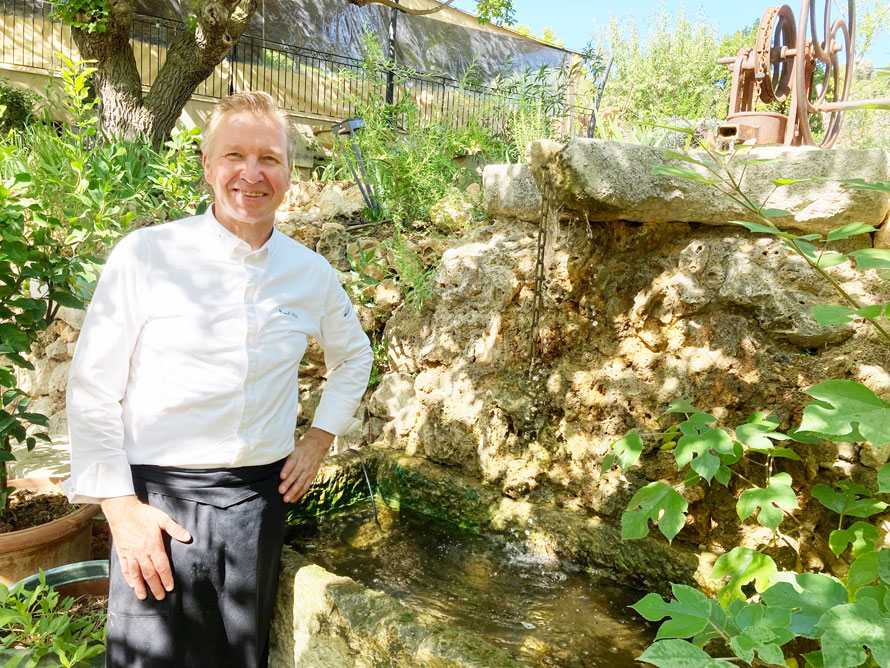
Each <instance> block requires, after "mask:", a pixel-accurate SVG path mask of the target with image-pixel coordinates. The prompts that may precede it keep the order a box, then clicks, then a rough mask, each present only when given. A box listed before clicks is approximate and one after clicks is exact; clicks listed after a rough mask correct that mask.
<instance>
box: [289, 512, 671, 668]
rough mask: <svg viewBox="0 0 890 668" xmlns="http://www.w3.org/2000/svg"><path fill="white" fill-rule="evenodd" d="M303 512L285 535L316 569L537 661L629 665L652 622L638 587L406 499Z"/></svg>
mask: <svg viewBox="0 0 890 668" xmlns="http://www.w3.org/2000/svg"><path fill="white" fill-rule="evenodd" d="M379 511H380V512H379V518H380V525H381V526H380V527H378V526H377V524H376V523H375V521H374V515H373V512H372V510H371V507H370V505H368V506H367V507H365V506H359V507H353V508H352V509H350V510H349V511H348V512H346V513H338V514H336V515H327V516H323V517H320V518H317V519H315V520H311V521H304V522H300V523H299V524H296V525H294V526H291V527H290V528H289V535H288V542H290V544H291V545H292V546H293V547H294V548H295V549H296V550H297V551H299V552H300V553H302V554H303V555H304V556H306V557H307V558H308V559H310V560H311V561H313V562H314V563H316V564H318V565H319V566H322V567H323V568H325V569H327V570H328V571H331V572H332V573H336V574H337V575H344V576H348V577H351V578H353V579H355V580H357V581H359V582H361V583H363V584H364V585H366V586H368V587H370V588H372V589H375V590H379V591H383V592H386V593H387V594H389V595H391V596H393V597H395V598H397V599H398V600H399V601H401V602H402V603H403V604H404V605H406V606H407V607H409V608H411V609H413V610H415V611H418V612H423V613H426V614H428V615H431V616H432V617H434V618H436V619H439V620H442V621H445V622H448V623H450V624H453V625H454V626H457V627H460V628H464V629H467V630H470V631H472V632H473V633H475V634H477V635H479V636H481V637H482V638H484V639H485V640H487V641H488V642H491V643H493V644H495V645H498V646H500V647H502V648H503V649H505V650H507V651H508V652H510V653H511V654H513V655H514V656H516V657H517V658H521V659H523V660H525V661H527V662H529V663H531V664H532V665H535V666H548V667H549V666H562V667H563V668H590V667H594V666H595V667H604V668H629V667H630V666H635V665H639V664H638V663H636V662H635V658H636V657H637V656H639V654H640V653H641V652H642V651H643V650H644V649H645V648H646V647H647V646H648V645H649V644H650V643H651V642H652V640H653V639H654V635H655V630H656V626H655V625H653V624H649V623H648V622H646V621H645V620H643V619H642V618H640V617H639V616H638V615H637V614H636V613H635V612H634V611H633V610H631V609H630V608H629V607H628V606H629V605H631V604H632V603H635V602H636V601H638V600H639V599H640V598H642V597H643V596H644V594H645V592H641V591H637V590H634V589H630V588H628V587H623V586H621V585H618V584H616V583H615V582H613V581H611V580H609V579H608V578H605V577H602V576H599V575H595V574H590V573H587V572H585V571H583V570H582V569H580V568H578V567H575V566H573V565H571V564H566V563H564V562H559V561H548V560H546V559H541V558H540V557H537V556H532V555H530V554H528V553H527V552H524V551H523V550H522V549H520V548H519V547H517V546H516V545H515V544H512V543H510V542H509V541H507V540H505V539H504V538H502V537H500V536H478V535H475V534H471V533H469V532H466V531H463V530H461V529H460V528H458V527H455V526H453V525H449V524H444V523H440V522H436V521H434V520H431V519H430V518H428V517H426V516H424V515H421V514H419V513H416V512H413V511H411V510H410V509H405V508H403V509H402V510H401V511H400V512H393V511H391V510H389V509H387V508H379Z"/></svg>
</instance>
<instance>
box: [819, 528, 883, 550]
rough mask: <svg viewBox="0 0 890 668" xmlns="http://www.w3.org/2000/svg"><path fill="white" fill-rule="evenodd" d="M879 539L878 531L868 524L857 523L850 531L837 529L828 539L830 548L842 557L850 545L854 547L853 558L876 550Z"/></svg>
mask: <svg viewBox="0 0 890 668" xmlns="http://www.w3.org/2000/svg"><path fill="white" fill-rule="evenodd" d="M878 538H879V535H878V530H877V529H875V528H874V527H873V526H872V525H871V524H869V523H868V522H856V523H855V524H854V525H853V526H851V527H850V528H849V529H837V530H835V531H832V532H831V535H830V536H829V537H828V546H829V547H830V548H831V551H832V552H834V553H835V554H836V555H837V556H840V555H841V554H842V553H843V552H844V551H845V550H846V549H847V546H848V545H852V546H853V556H854V557H858V556H860V555H862V554H865V553H866V552H873V551H874V550H875V541H877V540H878Z"/></svg>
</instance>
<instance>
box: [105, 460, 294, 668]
mask: <svg viewBox="0 0 890 668" xmlns="http://www.w3.org/2000/svg"><path fill="white" fill-rule="evenodd" d="M283 465H284V460H282V461H280V462H275V463H273V464H266V465H262V466H246V467H242V468H222V469H182V468H172V467H161V466H145V465H136V466H132V471H133V484H134V486H135V490H136V496H137V497H138V498H139V499H140V500H141V501H143V502H145V503H148V504H149V505H152V506H154V507H156V508H160V509H161V510H163V511H164V512H166V513H167V514H168V515H170V517H172V518H173V519H174V520H175V521H176V522H177V523H178V524H180V525H181V526H183V527H184V528H185V529H187V530H188V532H189V533H190V534H191V535H192V541H191V542H189V543H180V542H179V541H177V540H173V539H171V538H170V537H169V536H168V535H167V534H166V533H164V534H163V536H164V544H165V547H166V549H167V555H168V557H169V558H170V565H171V567H172V569H173V580H174V588H173V591H171V592H167V594H166V596H165V597H164V599H163V600H162V601H158V600H156V599H155V598H154V596H153V595H152V593H151V591H150V590H149V591H148V596H147V598H146V600H144V601H140V600H139V599H138V598H137V597H136V595H135V594H134V593H133V590H132V589H130V587H129V586H128V585H127V583H126V581H125V580H124V577H123V574H122V573H121V571H120V562H119V559H118V557H117V554H116V552H115V550H114V545H113V544H112V547H111V563H110V593H109V599H108V630H107V652H106V661H107V663H106V665H107V666H108V668H178V667H181V668H211V667H213V668H217V667H219V668H226V667H231V668H259V667H261V666H265V665H266V661H267V656H268V641H269V638H268V637H269V626H270V624H271V621H272V612H273V610H274V607H275V594H276V591H277V587H278V569H279V564H280V561H281V546H282V542H283V537H284V522H285V517H286V513H287V505H286V504H285V503H284V501H283V500H282V497H281V494H279V493H278V485H280V484H281V479H280V477H279V474H280V472H281V467H282V466H283Z"/></svg>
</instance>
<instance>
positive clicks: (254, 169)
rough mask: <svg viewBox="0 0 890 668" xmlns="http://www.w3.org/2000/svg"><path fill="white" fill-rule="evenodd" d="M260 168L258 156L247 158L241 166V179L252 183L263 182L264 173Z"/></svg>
mask: <svg viewBox="0 0 890 668" xmlns="http://www.w3.org/2000/svg"><path fill="white" fill-rule="evenodd" d="M260 167H261V165H260V161H259V160H258V159H257V158H256V156H247V158H246V159H245V160H244V162H243V163H242V164H241V178H242V179H244V180H245V181H248V182H250V183H256V182H257V181H262V179H263V173H262V170H261V169H260Z"/></svg>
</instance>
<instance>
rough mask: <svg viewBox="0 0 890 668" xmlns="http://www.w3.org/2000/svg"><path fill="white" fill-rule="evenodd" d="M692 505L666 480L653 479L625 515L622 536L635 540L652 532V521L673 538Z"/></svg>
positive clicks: (623, 515) (622, 521) (665, 535)
mask: <svg viewBox="0 0 890 668" xmlns="http://www.w3.org/2000/svg"><path fill="white" fill-rule="evenodd" d="M688 507H689V504H688V503H686V499H684V498H683V495H682V494H680V493H679V492H677V491H676V490H675V489H673V488H672V487H671V486H670V485H667V484H665V483H663V482H652V483H649V484H648V485H646V486H645V487H643V488H642V489H638V490H637V492H636V494H634V495H633V498H632V499H631V500H630V503H629V504H627V510H625V511H624V513H623V514H622V515H621V538H622V539H623V540H633V539H637V538H644V537H646V536H647V535H649V520H652V521H653V522H655V523H656V524H657V525H658V529H659V531H661V533H662V534H664V537H665V538H667V539H668V540H669V541H671V540H673V539H674V536H676V535H677V534H678V533H679V532H680V529H682V528H683V524H684V522H685V521H686V515H685V513H686V509H687V508H688Z"/></svg>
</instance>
